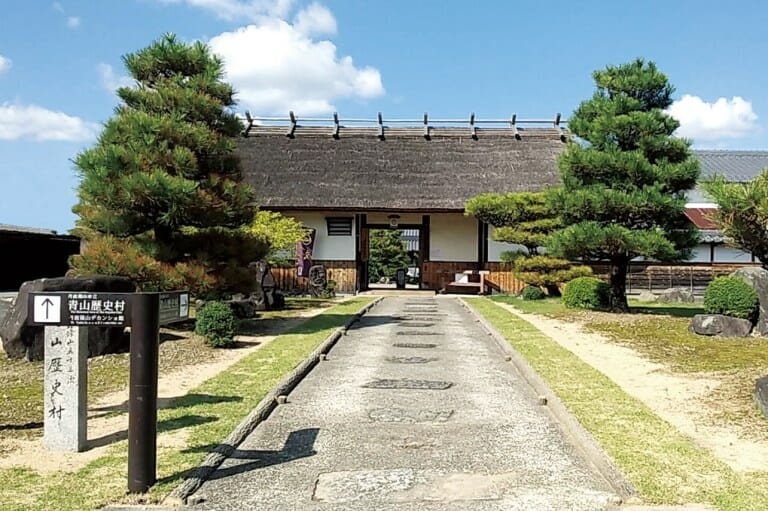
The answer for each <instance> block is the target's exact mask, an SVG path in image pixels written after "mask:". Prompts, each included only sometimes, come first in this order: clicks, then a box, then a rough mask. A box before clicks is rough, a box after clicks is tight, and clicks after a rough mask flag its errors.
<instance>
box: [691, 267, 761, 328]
mask: <svg viewBox="0 0 768 511" xmlns="http://www.w3.org/2000/svg"><path fill="white" fill-rule="evenodd" d="M759 305H760V301H759V299H758V296H757V292H755V290H754V289H752V286H750V285H749V284H747V283H746V282H744V281H743V280H742V279H741V278H739V277H717V278H715V279H714V280H713V281H712V282H710V283H709V285H708V286H707V290H706V291H705V292H704V310H705V311H706V312H707V313H708V314H723V315H725V316H732V317H734V318H742V319H749V320H751V321H752V322H754V321H755V319H756V318H757V312H758V307H759Z"/></svg>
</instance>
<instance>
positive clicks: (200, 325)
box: [195, 302, 237, 348]
mask: <svg viewBox="0 0 768 511" xmlns="http://www.w3.org/2000/svg"><path fill="white" fill-rule="evenodd" d="M236 330H237V318H236V317H235V313H234V312H233V311H232V308H231V307H230V306H229V305H228V304H226V303H222V302H208V303H206V304H205V305H204V306H203V308H202V309H200V310H199V311H198V312H197V320H196V322H195V333H196V334H198V335H200V336H202V337H204V338H205V342H206V343H207V344H208V345H210V346H213V347H214V348H229V347H231V346H232V345H233V344H234V343H235V332H236Z"/></svg>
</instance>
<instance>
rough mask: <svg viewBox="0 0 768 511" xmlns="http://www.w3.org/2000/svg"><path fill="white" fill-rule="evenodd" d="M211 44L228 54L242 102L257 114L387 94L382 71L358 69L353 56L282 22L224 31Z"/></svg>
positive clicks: (324, 107)
mask: <svg viewBox="0 0 768 511" xmlns="http://www.w3.org/2000/svg"><path fill="white" fill-rule="evenodd" d="M328 14H329V15H330V12H329V13H328ZM333 24H334V25H335V21H334V23H333ZM321 26H325V27H326V28H328V27H329V24H328V23H325V24H324V25H321ZM209 44H210V46H211V48H212V49H213V51H214V52H215V53H217V54H219V55H221V56H222V57H223V58H224V61H225V70H226V75H227V76H226V78H227V80H228V81H230V82H231V83H232V84H233V85H234V86H235V89H236V90H237V91H238V96H237V98H238V100H239V102H240V106H241V107H242V108H243V109H250V110H252V111H254V112H256V113H268V114H275V113H281V114H286V113H287V112H288V110H294V111H296V112H297V113H298V114H300V115H313V114H319V113H328V112H332V111H333V110H334V107H333V103H332V102H333V101H334V100H336V99H342V98H359V99H369V98H375V97H378V96H381V95H383V94H384V86H383V85H382V83H381V74H380V73H379V71H378V70H377V69H375V68H372V67H363V68H359V67H356V66H355V64H354V62H353V61H352V58H351V57H348V56H345V57H339V56H337V54H336V46H335V45H334V44H333V43H332V42H330V41H327V40H323V41H316V40H313V39H312V38H310V37H309V36H308V35H307V34H306V33H303V32H301V31H299V30H298V29H297V28H296V26H295V25H291V24H289V23H287V22H286V21H283V20H279V19H272V20H269V21H267V22H264V23H262V24H260V25H249V26H247V27H243V28H240V29H238V30H236V31H234V32H225V33H223V34H220V35H218V36H216V37H214V38H213V39H211V41H210V43H209Z"/></svg>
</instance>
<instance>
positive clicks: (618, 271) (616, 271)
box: [609, 259, 629, 312]
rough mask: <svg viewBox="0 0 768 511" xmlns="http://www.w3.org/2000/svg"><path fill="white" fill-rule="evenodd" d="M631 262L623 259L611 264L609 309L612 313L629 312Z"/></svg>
mask: <svg viewBox="0 0 768 511" xmlns="http://www.w3.org/2000/svg"><path fill="white" fill-rule="evenodd" d="M628 267H629V261H627V260H626V259H621V260H618V261H613V262H612V263H611V296H610V302H609V307H610V311H611V312H629V304H627V294H626V291H627V269H628Z"/></svg>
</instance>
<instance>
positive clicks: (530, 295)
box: [520, 286, 545, 300]
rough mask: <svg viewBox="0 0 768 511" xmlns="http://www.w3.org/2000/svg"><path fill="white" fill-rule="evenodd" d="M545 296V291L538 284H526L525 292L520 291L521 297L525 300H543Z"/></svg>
mask: <svg viewBox="0 0 768 511" xmlns="http://www.w3.org/2000/svg"><path fill="white" fill-rule="evenodd" d="M544 296H545V295H544V291H542V290H541V288H540V287H537V286H525V288H524V289H523V292H522V293H520V297H521V298H522V299H523V300H542V299H544Z"/></svg>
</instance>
